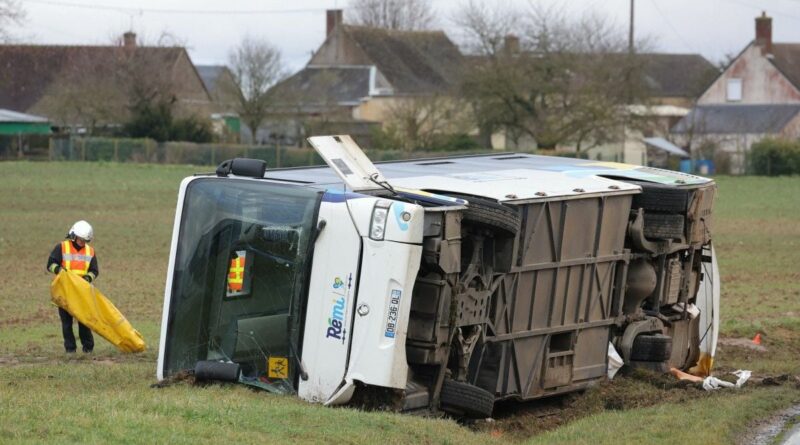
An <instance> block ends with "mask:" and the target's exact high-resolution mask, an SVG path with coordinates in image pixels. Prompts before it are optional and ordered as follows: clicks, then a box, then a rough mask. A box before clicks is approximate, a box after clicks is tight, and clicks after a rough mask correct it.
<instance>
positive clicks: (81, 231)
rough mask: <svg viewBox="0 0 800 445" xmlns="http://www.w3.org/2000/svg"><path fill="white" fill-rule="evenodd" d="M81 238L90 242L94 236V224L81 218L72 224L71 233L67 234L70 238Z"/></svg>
mask: <svg viewBox="0 0 800 445" xmlns="http://www.w3.org/2000/svg"><path fill="white" fill-rule="evenodd" d="M76 236H77V237H78V238H81V239H84V240H86V242H89V241H91V240H92V238H94V230H92V225H91V224H89V223H88V222H86V221H84V220H80V221H78V222H76V223H75V224H73V225H72V227H71V228H70V229H69V233H68V234H67V237H68V238H73V239H74V238H75V237H76Z"/></svg>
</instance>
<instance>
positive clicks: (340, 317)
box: [325, 297, 345, 342]
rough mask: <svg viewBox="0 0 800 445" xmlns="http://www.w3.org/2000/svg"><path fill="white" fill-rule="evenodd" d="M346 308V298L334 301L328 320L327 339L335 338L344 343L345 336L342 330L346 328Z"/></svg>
mask: <svg viewBox="0 0 800 445" xmlns="http://www.w3.org/2000/svg"><path fill="white" fill-rule="evenodd" d="M344 308H345V299H344V297H340V298H339V299H338V300H333V308H332V309H331V316H330V318H328V331H327V333H326V335H325V338H331V337H333V338H335V339H337V340H342V342H344V335H342V334H343V333H342V328H343V327H344Z"/></svg>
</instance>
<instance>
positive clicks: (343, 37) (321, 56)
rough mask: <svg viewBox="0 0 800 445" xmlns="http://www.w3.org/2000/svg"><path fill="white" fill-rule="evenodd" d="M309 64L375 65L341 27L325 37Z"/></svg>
mask: <svg viewBox="0 0 800 445" xmlns="http://www.w3.org/2000/svg"><path fill="white" fill-rule="evenodd" d="M308 64H309V65H329V66H336V65H373V62H372V61H371V60H370V59H369V57H367V55H366V54H364V51H362V50H361V48H359V47H358V45H356V43H355V41H354V40H353V39H351V38H350V37H349V36H348V35H347V33H345V32H343V31H342V30H341V28H339V29H337V30H335V31H334V32H333V33H331V35H329V36H328V38H327V39H325V42H324V43H323V44H322V46H320V47H319V49H318V50H317V52H315V53H314V55H313V56H311V60H310V61H309V62H308Z"/></svg>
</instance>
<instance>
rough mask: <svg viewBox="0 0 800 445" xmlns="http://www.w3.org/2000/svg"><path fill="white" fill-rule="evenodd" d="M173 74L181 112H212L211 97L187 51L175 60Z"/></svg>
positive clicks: (196, 113) (201, 114) (199, 113)
mask: <svg viewBox="0 0 800 445" xmlns="http://www.w3.org/2000/svg"><path fill="white" fill-rule="evenodd" d="M172 76H173V77H172V84H173V86H174V87H175V96H177V98H178V111H179V113H181V114H194V115H198V116H204V117H207V116H208V115H209V114H210V113H211V112H212V104H211V98H210V97H209V95H208V93H207V92H206V89H205V87H204V86H203V80H202V79H200V75H199V74H197V70H195V68H194V65H193V64H192V61H191V60H190V59H189V56H188V55H187V54H186V52H185V51H182V52H181V55H180V56H179V57H178V60H177V61H176V62H175V66H174V67H173V73H172Z"/></svg>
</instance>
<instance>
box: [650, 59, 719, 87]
mask: <svg viewBox="0 0 800 445" xmlns="http://www.w3.org/2000/svg"><path fill="white" fill-rule="evenodd" d="M637 57H640V58H641V62H642V70H643V76H644V79H643V80H644V82H645V85H646V86H647V87H648V89H649V90H650V91H649V93H650V95H651V96H656V97H690V98H691V97H697V96H699V95H700V94H701V93H702V92H703V90H705V88H707V87H708V86H709V85H710V84H711V82H713V81H714V79H715V78H716V77H717V76H718V75H719V70H718V69H717V68H716V67H715V66H714V65H712V64H711V62H709V61H708V60H706V59H705V58H704V57H703V56H701V55H699V54H666V53H643V54H638V55H637Z"/></svg>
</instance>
